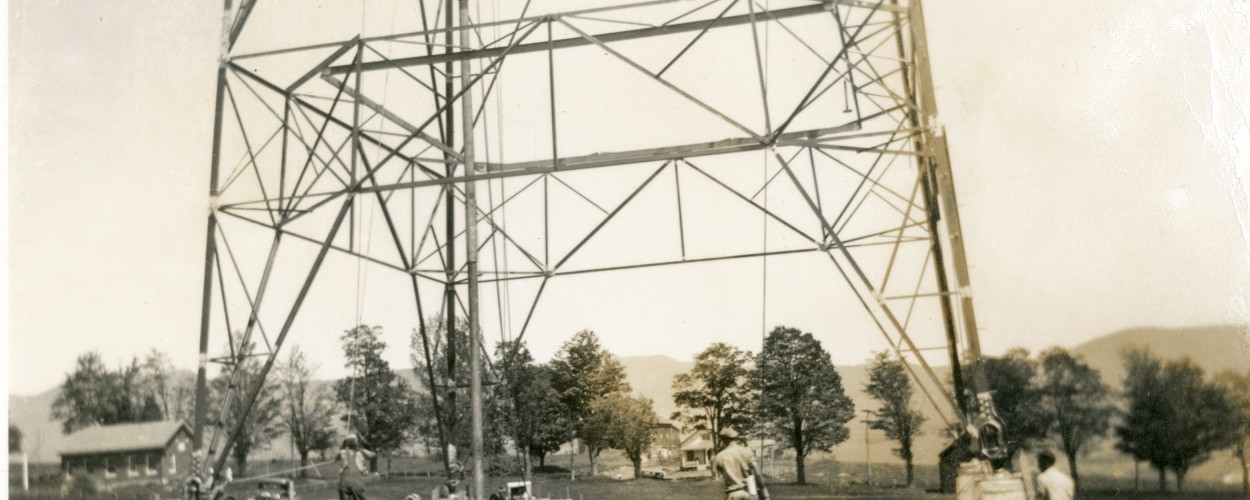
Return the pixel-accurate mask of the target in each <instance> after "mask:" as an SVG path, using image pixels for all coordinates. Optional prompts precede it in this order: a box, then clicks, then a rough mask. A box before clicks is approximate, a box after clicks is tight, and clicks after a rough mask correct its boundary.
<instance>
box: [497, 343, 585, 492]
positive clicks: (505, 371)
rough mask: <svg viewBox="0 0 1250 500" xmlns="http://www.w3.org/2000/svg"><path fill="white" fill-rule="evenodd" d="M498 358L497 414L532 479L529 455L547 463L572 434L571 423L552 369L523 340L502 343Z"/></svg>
mask: <svg viewBox="0 0 1250 500" xmlns="http://www.w3.org/2000/svg"><path fill="white" fill-rule="evenodd" d="M495 357H496V361H495V366H496V367H498V369H499V371H500V374H501V379H500V382H499V384H498V385H497V386H495V392H496V396H495V402H496V404H497V415H498V416H499V418H500V419H501V420H502V422H503V427H504V431H505V432H506V433H507V434H508V436H509V437H510V438H511V439H512V442H513V445H514V446H515V448H516V451H517V453H518V454H520V455H521V456H520V458H521V461H522V462H523V470H524V473H525V478H526V479H529V477H530V470H531V467H530V460H529V459H530V457H533V458H537V459H538V463H539V465H541V466H545V465H546V458H547V455H548V454H550V453H552V452H554V451H556V450H558V449H560V444H561V443H564V442H567V441H568V440H569V438H570V437H571V436H572V435H573V431H572V425H571V422H570V420H569V417H568V414H567V413H566V412H565V410H564V406H563V405H561V404H560V394H559V393H557V392H556V391H555V389H553V388H552V387H551V377H552V373H551V370H550V368H548V367H546V366H544V365H538V364H535V363H534V358H533V356H531V355H530V351H529V349H528V348H527V347H525V343H524V342H521V343H519V344H518V343H516V342H500V343H499V345H498V347H497V348H496V349H495Z"/></svg>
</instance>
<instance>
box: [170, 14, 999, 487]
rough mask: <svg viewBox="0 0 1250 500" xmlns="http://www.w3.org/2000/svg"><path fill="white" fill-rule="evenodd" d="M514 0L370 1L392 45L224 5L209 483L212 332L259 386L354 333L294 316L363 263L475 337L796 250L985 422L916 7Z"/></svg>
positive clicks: (347, 28) (951, 401) (199, 440)
mask: <svg viewBox="0 0 1250 500" xmlns="http://www.w3.org/2000/svg"><path fill="white" fill-rule="evenodd" d="M447 3H448V2H439V3H438V5H439V6H443V5H446V4H447ZM507 3H508V4H517V5H507V6H503V5H500V6H493V5H492V6H488V7H481V8H480V9H478V8H477V7H475V6H471V5H469V3H468V2H465V1H463V0H462V1H461V2H459V5H460V7H459V8H458V9H456V10H455V11H454V12H453V11H451V10H448V9H443V10H439V11H435V10H434V9H435V8H436V6H435V5H432V4H431V5H426V4H425V3H422V2H411V1H404V2H397V3H396V4H395V5H394V8H393V9H391V8H389V6H388V7H387V8H376V9H375V14H374V16H375V17H370V16H369V15H368V14H366V13H363V12H362V13H359V15H360V16H361V17H360V18H356V19H364V21H362V22H361V24H362V25H369V26H373V25H376V24H382V25H383V26H385V25H387V24H389V25H390V26H391V29H390V31H387V32H385V33H381V34H378V33H375V32H373V31H376V29H375V30H373V31H370V30H365V31H364V32H361V31H362V29H361V28H359V27H357V26H356V25H354V24H353V23H351V22H347V21H345V20H342V19H340V18H339V17H335V16H336V15H335V14H334V13H326V12H320V11H317V12H306V11H301V9H300V7H299V6H290V5H279V4H272V5H271V4H269V3H267V2H263V1H259V0H252V1H247V0H244V2H243V3H242V4H240V5H238V6H237V7H236V6H233V5H231V3H230V2H229V1H227V2H226V10H225V20H226V22H225V29H224V30H223V37H222V38H223V42H222V45H223V56H222V58H221V63H220V67H219V71H218V74H217V78H218V87H217V88H218V90H217V107H216V117H215V120H216V121H215V128H214V140H213V147H214V154H213V159H212V160H213V161H212V174H211V191H210V198H211V207H210V213H209V217H208V232H207V235H208V241H207V248H206V253H207V258H206V260H205V267H204V295H203V318H202V322H201V330H200V352H201V354H202V356H201V367H200V372H199V385H198V392H197V410H196V422H195V426H194V429H195V442H196V447H197V449H208V450H209V451H210V452H211V454H212V457H211V458H212V460H210V462H215V463H216V464H218V467H217V470H219V471H220V470H221V467H220V465H221V464H224V463H225V460H226V458H225V457H226V455H228V452H229V449H230V447H231V446H232V443H233V442H234V441H235V439H236V433H237V432H238V429H237V428H235V429H230V428H226V429H222V430H221V432H220V433H219V434H218V435H217V436H209V435H207V434H208V433H207V432H206V431H205V429H206V427H207V426H208V425H209V424H211V423H212V422H214V417H213V416H210V415H208V414H207V413H206V409H207V404H206V402H207V398H206V390H205V387H206V386H205V379H206V375H205V373H206V372H205V363H206V362H207V359H208V354H209V351H208V349H209V346H210V345H220V343H221V342H220V340H219V341H218V342H217V343H216V344H215V343H214V342H212V341H210V339H221V340H224V339H226V338H227V337H228V335H230V334H231V333H232V332H235V331H238V332H242V335H244V337H245V338H246V339H249V340H252V341H253V342H254V343H255V345H257V346H259V347H258V349H257V350H258V352H257V353H255V354H256V355H259V356H262V357H263V358H264V360H265V364H264V366H263V369H262V370H263V372H264V373H268V371H269V370H270V368H271V367H272V365H273V364H274V361H275V359H276V358H277V355H278V353H279V351H280V350H281V348H282V346H283V344H284V343H286V341H287V340H288V339H289V338H290V335H291V334H293V333H295V334H298V335H300V336H301V337H303V336H321V335H328V334H330V333H331V332H336V331H338V329H336V328H335V326H338V325H331V326H327V325H324V324H309V323H306V322H305V323H301V322H300V318H302V317H303V316H301V309H302V307H303V305H304V304H305V302H306V301H307V300H309V297H310V296H313V297H316V298H315V299H314V300H316V301H317V303H318V306H317V307H316V308H315V311H316V314H319V315H325V314H328V312H327V311H328V309H329V308H331V307H335V306H337V307H341V308H342V309H343V310H345V311H351V310H352V309H353V308H355V309H356V310H357V311H359V309H360V307H361V306H360V301H361V299H360V298H359V297H358V298H357V299H356V300H355V301H354V302H353V301H352V300H350V296H351V294H340V295H339V296H336V297H329V296H330V295H334V292H318V291H319V290H346V289H347V288H348V287H349V285H348V284H347V283H346V282H345V281H346V280H349V279H351V276H353V275H352V271H350V270H351V269H354V270H355V273H356V274H355V275H354V276H355V279H356V281H357V295H359V294H360V293H362V292H361V288H360V285H359V281H360V279H359V276H360V271H359V270H360V269H361V268H362V267H365V268H368V269H372V270H374V271H375V272H374V274H373V276H378V273H384V274H386V275H387V276H388V278H386V284H385V286H387V287H391V286H393V287H394V288H393V289H391V288H388V289H387V291H386V292H385V296H387V297H405V299H404V300H405V301H406V305H405V306H404V307H405V309H406V310H407V314H408V315H409V319H410V321H411V322H412V323H411V324H412V325H414V326H415V328H416V329H417V334H418V335H421V336H423V337H426V336H428V335H431V334H432V332H431V331H427V328H426V321H425V320H426V319H427V316H428V315H433V314H437V312H438V311H445V312H444V319H445V320H446V324H447V327H446V328H445V329H444V331H445V332H447V334H448V335H455V332H456V328H455V324H456V317H457V315H458V313H459V314H461V315H464V316H466V317H467V318H468V323H467V324H468V325H469V330H468V331H469V332H470V333H471V335H473V339H472V340H473V342H474V344H475V345H477V344H478V342H480V341H481V339H482V338H483V337H484V338H496V337H500V338H510V339H516V340H520V339H524V338H525V336H526V333H527V332H528V331H529V330H530V329H531V326H532V324H531V322H532V320H534V318H535V312H536V311H539V310H541V309H547V308H550V309H560V308H568V307H570V306H572V304H557V303H545V302H543V292H544V290H546V289H547V288H548V287H549V284H553V283H557V282H559V281H560V279H561V278H562V277H566V276H574V275H578V276H580V275H588V274H596V275H602V276H601V277H599V278H598V279H600V280H602V282H604V283H608V284H610V283H611V280H613V279H618V280H619V279H628V274H629V273H630V272H631V270H640V269H647V268H663V267H667V266H676V265H680V264H694V265H700V264H701V265H711V264H708V263H712V262H722V261H724V262H732V261H759V260H761V259H769V258H778V259H780V258H785V259H800V258H801V259H804V261H805V262H810V264H808V265H809V266H810V269H811V272H812V273H815V274H819V275H821V276H824V277H826V278H827V281H830V282H835V283H837V284H838V285H839V289H841V290H842V291H843V292H844V295H840V296H839V297H837V298H836V299H833V300H836V301H840V302H845V303H849V304H851V305H853V307H854V308H856V309H857V310H859V311H861V312H863V313H866V314H863V315H862V316H863V318H861V319H860V320H858V321H861V322H862V324H863V325H865V328H864V329H863V330H860V332H861V333H858V334H859V335H863V334H871V335H875V336H880V337H881V338H882V339H883V340H884V341H885V343H883V345H888V349H890V350H891V351H892V352H894V353H895V354H896V355H897V356H899V357H900V358H902V359H904V360H906V361H907V362H908V363H907V365H906V366H907V367H908V369H909V370H911V375H912V376H913V377H914V378H915V379H916V380H917V381H918V382H919V387H920V388H921V392H922V393H923V395H924V397H925V398H926V401H927V403H926V404H930V405H932V406H934V407H935V408H936V409H937V410H938V412H939V413H940V414H941V415H942V416H943V419H944V420H945V423H946V424H948V425H950V426H956V425H958V426H960V427H965V426H966V424H969V423H971V422H970V420H971V418H972V415H975V414H976V411H977V408H976V405H977V403H976V400H975V399H974V398H973V397H972V395H973V394H975V393H976V392H980V391H974V390H972V388H970V387H966V388H965V386H966V385H978V384H979V386H980V387H983V386H984V381H983V380H975V379H976V377H973V379H974V380H971V381H969V382H967V383H966V382H965V381H964V379H965V378H967V377H965V376H964V375H963V374H962V373H961V372H960V367H961V366H963V364H964V363H967V362H969V361H972V362H975V360H976V359H978V358H979V347H978V343H977V336H976V323H975V318H974V315H973V309H972V304H971V294H970V284H969V277H968V272H967V264H966V257H965V252H964V249H963V238H962V237H961V234H960V227H959V219H958V214H957V204H956V202H955V194H954V183H953V178H952V175H951V170H950V162H949V158H948V154H947V148H946V140H945V137H944V135H943V132H942V130H941V129H940V128H939V127H938V125H937V122H936V112H937V107H936V104H935V101H934V91H933V83H932V77H931V74H930V69H929V58H928V50H927V46H926V39H925V30H924V21H923V16H922V13H921V6H920V2H919V1H910V2H906V1H890V2H872V1H863V0H840V1H810V0H791V1H784V0H770V1H768V2H761V1H756V0H711V1H706V2H691V1H677V0H673V1H664V0H661V1H650V2H641V3H635V4H627V5H608V4H606V3H605V4H603V5H599V4H595V5H593V6H589V7H586V8H584V9H582V10H578V11H573V12H561V11H559V10H556V9H557V8H563V9H567V4H565V5H563V6H559V5H555V4H556V2H543V1H534V2H524V3H521V2H507ZM372 5H373V4H372V3H370V8H371V9H374V8H375V7H372ZM578 5H579V6H581V5H584V4H580V3H579V4H578ZM378 10H380V11H383V12H384V13H389V15H387V16H383V17H384V18H385V19H384V21H383V22H382V23H377V22H374V23H370V22H368V21H369V20H370V19H375V20H376V16H377V15H378V14H376V11H378ZM341 14H342V13H339V15H340V17H341ZM319 16H320V17H319ZM326 16H329V17H328V18H327V17H326ZM305 18H307V19H305ZM279 28H280V29H279ZM323 31H328V32H326V33H323ZM457 112H458V113H460V114H459V115H458V116H457V115H456V113H457ZM457 118H459V119H458V120H457ZM457 139H458V140H457ZM483 191H486V192H487V196H486V197H484V198H483V197H482V196H481V193H483ZM457 211H459V212H457ZM458 214H462V215H464V219H463V221H462V222H460V223H459V224H464V227H461V228H457V225H458V223H457V222H456V220H457V218H458ZM440 215H441V217H440ZM479 234H481V235H484V237H480V238H479V236H478V235H479ZM479 253H480V255H481V257H480V259H479V256H478V255H479ZM342 269H349V271H342ZM326 275H329V276H326ZM479 278H480V283H481V288H482V289H483V291H482V293H481V294H480V295H481V297H479V293H478V291H477V289H478V281H479ZM371 279H383V278H371ZM773 279H777V280H781V281H784V280H786V279H787V277H786V276H782V277H780V278H776V277H774V278H773ZM379 286H382V285H379ZM553 286H554V285H553ZM501 287H506V288H507V290H508V292H507V293H506V294H505V293H503V292H501V291H500V290H501ZM269 292H272V293H273V294H277V297H275V298H269V295H270V293H269ZM505 296H507V297H511V299H507V300H505V299H504V298H502V297H505ZM518 297H520V298H518ZM440 299H441V300H440ZM479 299H480V300H482V301H484V302H482V304H483V305H481V306H479ZM514 300H515V302H516V303H517V304H519V305H517V306H516V307H515V308H514V307H511V303H512V301H514ZM585 300H586V302H584V303H581V304H577V305H578V306H581V307H592V308H593V307H595V306H597V304H595V303H594V299H593V297H588V298H586V299H585ZM303 314H304V315H307V314H308V313H306V312H305V313H303ZM359 316H360V315H359V312H357V319H359ZM322 317H324V316H322ZM266 327H267V328H266ZM232 328H233V329H232ZM401 328H402V327H401ZM535 335H539V334H538V333H535ZM257 339H260V341H257ZM709 340H711V339H709ZM826 340H829V339H826ZM477 349H483V347H481V346H479V347H475V350H477ZM416 355H426V356H428V353H417V354H416ZM471 358H472V359H471V360H470V362H475V361H476V356H472V357H471ZM427 361H428V359H427ZM448 362H449V363H450V364H451V365H452V366H450V367H449V368H454V365H455V363H456V360H455V358H454V356H453V357H451V358H450V359H448ZM935 364H940V365H948V366H949V367H950V369H951V370H952V372H953V373H952V375H953V377H954V381H955V384H956V386H957V387H960V388H964V389H963V390H958V391H956V394H954V395H951V394H948V393H947V391H945V390H943V389H942V388H943V387H945V385H946V381H945V380H944V379H943V378H942V377H940V376H939V375H938V372H937V371H936V370H935V369H934V365H935ZM427 366H428V363H427ZM417 375H418V376H428V377H432V376H433V374H432V373H428V374H417ZM238 389H239V390H238V391H237V394H235V395H233V396H232V397H241V398H245V400H246V401H252V400H254V399H255V397H256V394H257V391H258V390H259V386H257V387H242V388H238ZM472 392H473V394H475V395H474V396H471V397H473V398H474V400H475V401H477V400H479V399H480V398H479V396H477V395H480V387H479V386H478V381H475V383H474V387H473V391H472ZM455 394H456V391H448V392H447V393H445V394H442V395H438V396H439V397H436V398H435V399H434V401H435V403H436V404H437V405H439V406H440V407H445V406H446V405H447V404H454V403H452V402H450V401H448V400H447V399H448V398H454V397H456V395H455ZM436 409H439V407H436ZM439 411H441V409H439ZM478 417H479V418H478V419H475V424H474V425H475V427H474V428H475V430H477V431H478V432H477V434H478V438H479V439H480V425H481V422H480V412H479V414H478ZM439 430H440V433H442V434H444V435H448V434H449V433H450V431H451V430H450V429H444V428H442V426H440V429H439ZM479 439H475V440H474V446H473V451H474V453H475V456H476V455H480V453H481V452H480V440H479ZM441 442H442V443H443V444H444V452H445V450H446V443H447V438H446V437H442V438H441ZM446 458H447V457H446V456H444V460H445V461H446ZM206 465H208V464H206ZM475 473H476V475H477V476H478V479H477V481H481V469H480V464H479V467H477V468H475ZM479 491H480V490H479Z"/></svg>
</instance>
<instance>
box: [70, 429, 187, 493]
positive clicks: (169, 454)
mask: <svg viewBox="0 0 1250 500" xmlns="http://www.w3.org/2000/svg"><path fill="white" fill-rule="evenodd" d="M60 453H61V470H62V471H64V472H65V473H66V474H69V475H74V476H85V477H89V478H91V479H93V480H95V481H96V482H97V483H100V484H106V483H113V484H122V483H145V482H166V481H168V480H170V479H173V478H175V477H185V476H186V475H187V473H188V472H189V471H190V466H191V430H190V429H189V428H187V425H186V424H184V423H182V422H168V421H165V422H144V423H138V424H118V425H104V426H96V427H89V428H86V429H82V430H80V431H78V432H75V433H73V434H71V435H70V436H69V440H68V442H67V443H66V444H65V446H64V447H62V449H61V452H60Z"/></svg>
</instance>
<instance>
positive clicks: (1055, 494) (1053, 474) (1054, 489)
mask: <svg viewBox="0 0 1250 500" xmlns="http://www.w3.org/2000/svg"><path fill="white" fill-rule="evenodd" d="M1037 468H1038V469H1041V471H1042V473H1041V474H1038V475H1037V492H1038V493H1039V494H1040V495H1041V497H1042V498H1045V499H1046V500H1072V499H1073V498H1076V484H1075V483H1073V482H1072V478H1070V477H1068V475H1067V474H1064V473H1063V471H1061V470H1059V468H1058V467H1055V454H1054V453H1051V452H1049V451H1043V452H1041V453H1038V454H1037Z"/></svg>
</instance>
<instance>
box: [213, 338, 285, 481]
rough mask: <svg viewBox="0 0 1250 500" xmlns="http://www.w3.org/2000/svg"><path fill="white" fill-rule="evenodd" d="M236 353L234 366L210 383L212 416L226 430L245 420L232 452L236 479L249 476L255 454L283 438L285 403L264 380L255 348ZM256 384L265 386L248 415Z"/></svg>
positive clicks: (269, 381)
mask: <svg viewBox="0 0 1250 500" xmlns="http://www.w3.org/2000/svg"><path fill="white" fill-rule="evenodd" d="M236 338H238V337H236ZM233 352H236V353H237V356H236V357H235V358H234V364H233V365H232V366H228V367H227V368H225V369H223V370H222V372H221V374H220V375H218V376H217V377H216V378H214V379H213V381H212V382H211V383H210V389H211V391H212V395H213V398H212V399H213V401H212V408H211V414H213V415H221V417H222V421H221V424H222V425H223V426H225V428H227V429H234V428H235V427H236V426H237V425H238V424H239V422H240V419H242V422H243V425H242V427H240V432H239V436H238V438H237V439H236V440H235V443H234V448H232V449H231V450H230V452H231V454H232V455H233V456H234V462H235V466H236V467H237V470H235V471H234V472H235V477H243V476H245V475H246V474H247V461H248V457H249V456H251V454H252V452H253V451H256V450H259V449H262V448H264V447H265V446H267V445H268V444H269V443H270V442H271V441H273V439H274V438H276V437H278V436H280V435H281V434H282V424H281V420H280V419H279V414H280V413H281V411H282V401H281V400H280V399H279V398H278V391H277V390H276V389H275V384H274V383H273V381H272V380H261V378H260V371H261V365H260V361H259V360H258V359H257V358H256V357H254V356H251V355H250V354H251V352H252V345H250V344H248V345H244V346H242V347H240V348H238V349H237V350H235V351H233ZM257 384H263V385H261V389H260V392H259V393H258V395H257V397H256V402H255V404H253V405H252V407H251V410H250V411H248V408H247V403H248V402H247V401H246V399H247V395H248V394H250V393H251V391H252V390H253V388H255V387H256V385H257ZM244 413H246V414H247V417H246V418H244V417H243V415H244Z"/></svg>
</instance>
